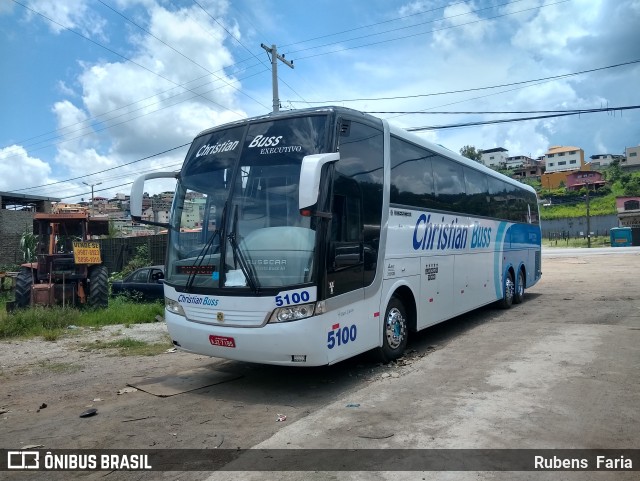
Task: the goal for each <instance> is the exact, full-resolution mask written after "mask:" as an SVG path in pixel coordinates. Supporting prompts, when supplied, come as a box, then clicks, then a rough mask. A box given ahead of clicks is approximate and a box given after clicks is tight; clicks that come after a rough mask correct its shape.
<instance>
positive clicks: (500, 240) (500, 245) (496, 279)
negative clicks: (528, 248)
mask: <svg viewBox="0 0 640 481" xmlns="http://www.w3.org/2000/svg"><path fill="white" fill-rule="evenodd" d="M506 229H507V222H500V225H499V226H498V231H497V232H496V243H495V244H494V252H493V283H494V286H495V289H496V299H500V298H501V297H502V283H501V282H500V279H502V273H501V272H500V265H501V262H500V261H501V259H500V258H501V256H502V252H503V251H504V234H505V232H506Z"/></svg>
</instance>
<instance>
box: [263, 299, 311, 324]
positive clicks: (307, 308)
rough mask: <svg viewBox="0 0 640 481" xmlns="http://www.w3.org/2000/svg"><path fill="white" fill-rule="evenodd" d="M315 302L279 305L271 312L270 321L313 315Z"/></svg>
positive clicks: (297, 318) (296, 318)
mask: <svg viewBox="0 0 640 481" xmlns="http://www.w3.org/2000/svg"><path fill="white" fill-rule="evenodd" d="M314 306H315V304H313V303H311V304H300V305H298V306H287V307H278V308H276V310H274V311H273V314H271V319H269V322H290V321H298V320H300V319H305V318H307V317H311V316H313V311H314Z"/></svg>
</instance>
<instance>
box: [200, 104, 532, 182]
mask: <svg viewBox="0 0 640 481" xmlns="http://www.w3.org/2000/svg"><path fill="white" fill-rule="evenodd" d="M323 113H324V114H330V113H332V114H336V115H340V114H345V115H349V116H351V117H353V116H356V117H362V118H363V119H366V120H367V121H369V122H372V123H380V124H381V126H382V125H388V127H389V131H390V133H391V134H392V135H395V136H397V137H401V138H403V139H405V140H408V141H409V142H413V143H414V144H417V145H420V146H422V147H424V148H427V149H429V150H432V151H434V152H436V153H438V154H440V155H443V156H445V157H448V158H450V159H452V160H455V161H456V162H458V163H460V164H463V165H465V166H467V167H469V168H471V169H475V170H478V171H480V172H484V173H486V174H488V175H490V176H492V177H496V178H498V179H501V180H503V181H505V182H507V183H509V184H512V185H515V186H516V187H518V188H521V189H524V190H528V191H530V192H533V193H535V189H534V188H533V187H531V186H530V185H527V184H523V183H522V182H519V181H517V180H515V179H512V178H511V177H508V176H506V175H504V174H501V173H500V172H497V171H495V170H493V169H490V168H489V167H486V166H485V165H483V164H481V163H479V162H475V161H473V160H471V159H468V158H466V157H464V156H462V155H460V154H458V153H456V152H454V151H452V150H449V149H447V148H446V147H443V146H442V145H439V144H436V143H434V142H431V141H429V140H427V139H425V138H423V137H421V136H419V135H417V134H414V133H413V132H408V131H407V130H405V129H404V128H402V127H400V126H398V125H395V124H392V123H390V122H388V121H387V120H385V119H381V118H379V117H375V116H374V115H371V114H368V113H365V112H361V111H359V110H355V109H350V108H348V107H340V106H337V105H327V106H322V107H311V108H307V109H296V110H281V111H279V112H269V113H267V114H264V115H258V116H255V117H248V118H246V119H241V120H237V121H234V122H228V123H226V124H221V125H217V126H215V127H211V128H209V129H206V130H203V131H202V132H200V133H199V134H198V135H197V136H196V137H200V136H201V135H205V134H208V133H210V132H213V131H215V130H218V129H220V128H226V127H232V126H238V125H243V124H247V123H251V122H262V121H269V120H275V119H278V118H290V117H300V116H305V115H310V114H323Z"/></svg>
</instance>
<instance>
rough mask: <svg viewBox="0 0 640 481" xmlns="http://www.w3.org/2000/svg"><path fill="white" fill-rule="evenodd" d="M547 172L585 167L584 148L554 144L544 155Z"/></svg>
mask: <svg viewBox="0 0 640 481" xmlns="http://www.w3.org/2000/svg"><path fill="white" fill-rule="evenodd" d="M544 161H545V166H546V173H547V174H549V173H551V172H565V171H569V170H581V169H582V168H583V167H584V165H585V164H584V150H582V149H581V148H579V147H571V146H569V147H565V146H554V147H549V150H548V151H547V153H546V154H545V155H544Z"/></svg>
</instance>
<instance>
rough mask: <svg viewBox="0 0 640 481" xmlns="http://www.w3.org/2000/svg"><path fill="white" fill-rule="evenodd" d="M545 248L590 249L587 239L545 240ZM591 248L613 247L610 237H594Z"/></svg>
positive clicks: (543, 244) (543, 243)
mask: <svg viewBox="0 0 640 481" xmlns="http://www.w3.org/2000/svg"><path fill="white" fill-rule="evenodd" d="M542 246H543V247H565V248H566V247H588V245H587V239H583V238H579V239H552V240H549V239H543V240H542ZM591 247H611V239H610V238H609V236H592V237H591Z"/></svg>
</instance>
